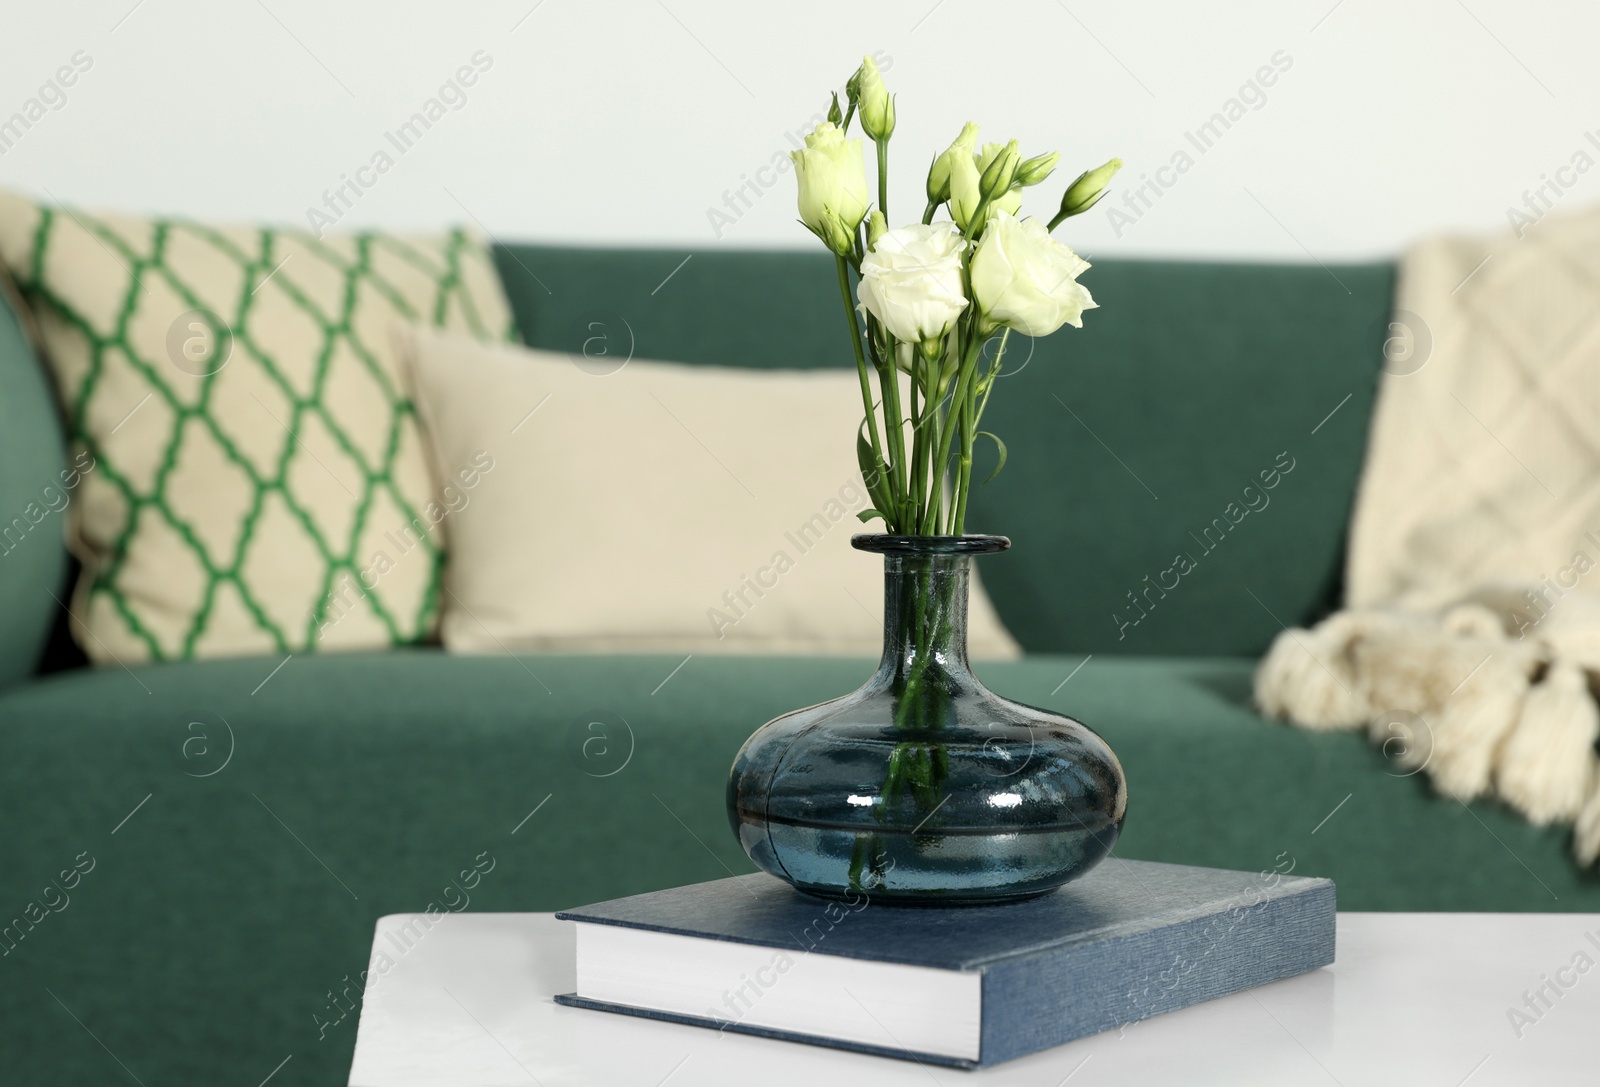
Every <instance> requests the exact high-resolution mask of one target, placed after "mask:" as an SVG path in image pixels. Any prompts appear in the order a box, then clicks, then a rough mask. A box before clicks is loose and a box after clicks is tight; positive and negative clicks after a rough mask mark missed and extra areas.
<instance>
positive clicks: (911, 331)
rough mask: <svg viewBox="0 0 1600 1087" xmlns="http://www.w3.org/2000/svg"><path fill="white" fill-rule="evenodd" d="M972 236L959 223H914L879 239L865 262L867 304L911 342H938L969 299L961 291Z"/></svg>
mask: <svg viewBox="0 0 1600 1087" xmlns="http://www.w3.org/2000/svg"><path fill="white" fill-rule="evenodd" d="M966 245H967V242H966V239H965V238H963V237H962V236H961V231H960V230H958V229H957V228H956V225H955V224H954V223H950V222H941V223H930V224H928V225H926V226H924V225H923V224H921V223H913V224H912V225H911V226H903V227H900V228H899V229H898V230H891V231H889V232H887V233H886V234H884V236H883V237H881V238H879V239H878V245H877V248H875V249H874V250H873V251H872V252H870V253H868V254H867V255H866V257H864V258H863V259H862V261H861V286H860V288H859V292H858V294H859V297H860V300H861V306H862V308H863V309H865V310H866V311H867V312H868V313H870V314H872V316H874V317H876V318H877V319H878V322H879V323H880V324H881V325H883V327H884V328H886V329H888V330H889V334H890V335H892V336H893V337H894V338H895V339H897V340H900V341H902V342H905V343H925V342H928V341H930V340H937V339H939V338H940V337H942V336H943V335H944V334H945V333H946V332H948V331H949V330H950V326H951V325H953V324H955V322H956V318H958V317H960V316H961V311H962V310H964V309H966V308H967V298H966V295H965V294H964V293H963V292H962V289H961V254H962V252H963V251H964V250H965V249H966Z"/></svg>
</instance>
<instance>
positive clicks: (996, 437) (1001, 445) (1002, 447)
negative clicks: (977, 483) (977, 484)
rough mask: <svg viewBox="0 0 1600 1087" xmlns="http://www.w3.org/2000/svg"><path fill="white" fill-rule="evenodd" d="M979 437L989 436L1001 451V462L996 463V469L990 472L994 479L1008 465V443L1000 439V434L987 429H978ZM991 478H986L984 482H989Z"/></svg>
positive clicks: (990, 476)
mask: <svg viewBox="0 0 1600 1087" xmlns="http://www.w3.org/2000/svg"><path fill="white" fill-rule="evenodd" d="M978 437H980V438H989V439H990V440H992V441H993V442H994V447H995V448H996V449H998V450H999V451H1000V463H999V464H996V465H995V466H994V471H992V472H990V473H989V479H993V478H994V477H995V476H997V475H999V474H1000V469H1002V468H1004V467H1005V466H1006V443H1005V442H1003V441H1001V440H1000V436H999V435H998V434H991V433H990V432H989V431H987V430H980V431H978ZM989 479H986V480H984V482H985V483H988V482H989Z"/></svg>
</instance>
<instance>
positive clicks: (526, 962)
mask: <svg viewBox="0 0 1600 1087" xmlns="http://www.w3.org/2000/svg"><path fill="white" fill-rule="evenodd" d="M413 921H414V918H413V917H412V915H397V916H392V917H385V918H383V919H382V920H380V921H379V922H378V926H377V932H376V939H375V940H374V943H373V963H374V967H373V968H372V970H371V972H370V977H369V988H368V989H367V992H366V999H365V1002H364V1006H363V1007H362V1010H361V1025H360V1027H359V1030H358V1034H357V1037H356V1052H355V1063H354V1066H353V1067H352V1069H351V1072H350V1084H351V1087H446V1085H448V1087H465V1085H480V1084H481V1085H489V1084H493V1085H497V1087H498V1085H506V1087H526V1085H528V1084H542V1085H544V1087H576V1085H582V1087H612V1085H619V1087H620V1085H628V1087H659V1085H661V1084H670V1085H671V1087H713V1085H718V1084H737V1085H738V1087H751V1085H752V1084H759V1085H761V1087H782V1085H784V1084H824V1083H835V1084H846V1083H863V1084H865V1083H870V1084H873V1085H874V1087H878V1085H883V1087H889V1085H898V1084H916V1085H919V1087H928V1084H929V1081H930V1080H932V1081H933V1082H934V1083H939V1084H948V1085H960V1084H977V1083H982V1084H1016V1085H1019V1087H1020V1085H1027V1087H1060V1085H1062V1084H1064V1083H1069V1084H1070V1085H1071V1087H1096V1085H1103V1084H1150V1083H1164V1084H1216V1085H1218V1087H1242V1085H1246V1084H1271V1085H1272V1087H1295V1085H1299V1084H1307V1085H1315V1087H1338V1085H1343V1087H1370V1085H1378V1084H1403V1085H1405V1087H1429V1085H1435V1084H1437V1085H1438V1087H1460V1085H1462V1084H1463V1083H1465V1084H1467V1085H1469V1087H1492V1085H1496V1084H1504V1085H1507V1087H1528V1085H1533V1084H1538V1085H1541V1087H1544V1085H1549V1087H1557V1085H1563V1084H1579V1083H1595V1082H1600V915H1595V914H1535V915H1517V914H1404V913H1388V914H1383V913H1366V914H1363V913H1345V914H1340V915H1339V930H1338V931H1339V949H1338V962H1337V963H1336V964H1335V965H1334V966H1332V967H1329V968H1327V969H1324V970H1318V971H1314V972H1313V973H1310V974H1305V975H1302V976H1300V977H1297V978H1290V979H1289V980H1287V981H1280V982H1278V983H1276V984H1274V985H1269V986H1266V987H1264V988H1261V989H1256V990H1254V991H1253V992H1248V993H1238V994H1235V995H1234V996H1230V997H1226V998H1224V999H1222V1000H1217V1001H1213V1002H1211V1003H1208V1004H1201V1005H1197V1006H1195V1007H1192V1008H1186V1009H1184V1010H1182V1011H1179V1012H1175V1013H1173V1014H1171V1015H1164V1016H1158V1017H1156V1018H1154V1019H1150V1020H1146V1021H1145V1022H1142V1023H1136V1024H1133V1025H1131V1026H1128V1027H1125V1028H1123V1029H1122V1030H1121V1031H1110V1032H1107V1033H1105V1034H1100V1035H1096V1036H1095V1037H1092V1038H1084V1039H1081V1040H1079V1041H1076V1042H1073V1043H1071V1044H1070V1045H1065V1046H1062V1047H1060V1048H1059V1049H1053V1050H1050V1051H1048V1052H1045V1053H1037V1054H1034V1055H1033V1056H1030V1057H1024V1058H1022V1059H1020V1060H1016V1061H1012V1062H1010V1063H1007V1064H1002V1065H998V1066H996V1067H994V1068H989V1069H984V1070H981V1071H977V1072H962V1071H958V1070H954V1069H949V1068H929V1067H924V1066H920V1065H917V1064H914V1063H912V1062H909V1061H896V1060H889V1059H887V1058H880V1057H865V1056H859V1055H856V1054H851V1053H844V1052H840V1051H838V1050H832V1049H825V1048H822V1047H818V1046H808V1045H799V1044H794V1043H788V1042H774V1041H768V1040H766V1039H761V1038H752V1037H747V1036H743V1035H738V1034H732V1033H726V1034H724V1033H719V1032H717V1031H713V1030H706V1029H703V1028H700V1027H689V1026H679V1025H676V1024H672V1023H660V1022H655V1021H651V1020H645V1019H638V1018H634V1017H631V1016H623V1015H612V1014H608V1013H605V1012H596V1011H586V1010H584V1009H580V1008H564V1007H560V1006H558V1005H556V1004H555V1003H553V1002H552V1001H551V997H552V995H554V994H556V993H564V992H570V991H571V990H572V988H573V962H572V956H573V936H572V933H571V931H570V929H571V926H570V925H568V924H566V923H564V922H561V921H557V920H555V919H554V918H553V917H551V915H549V914H511V913H479V914H473V913H463V914H447V915H445V916H444V917H443V918H442V919H439V920H436V921H435V922H434V923H433V927H432V928H431V929H429V930H427V931H426V932H425V933H421V929H422V926H421V925H419V924H415V923H413ZM407 925H410V928H409V930H407V927H406V926H407ZM408 931H409V933H410V935H409V936H408V935H407V932H408ZM419 933H421V934H420V935H418V934H419ZM1591 934H1592V936H1593V940H1592V941H1591V939H1590V938H1589V937H1590V935H1591ZM407 945H409V946H407ZM1580 955H1586V956H1587V961H1588V962H1589V963H1591V964H1593V965H1592V968H1589V969H1587V970H1586V972H1584V973H1579V972H1578V971H1577V970H1576V969H1574V968H1573V964H1574V961H1575V959H1577V958H1578V957H1579V956H1580ZM383 956H386V957H387V958H386V959H385V958H384V957H383ZM1579 965H1582V963H1579ZM1558 972H1559V973H1558ZM1545 979H1550V980H1551V981H1553V982H1559V981H1571V982H1572V984H1571V985H1570V986H1568V987H1565V988H1563V989H1560V990H1559V996H1556V997H1554V998H1553V999H1552V1006H1551V1007H1550V1008H1549V1009H1547V1010H1541V1015H1540V1016H1539V1018H1537V1019H1534V1017H1533V1016H1532V1015H1531V1014H1528V1021H1525V1022H1523V1024H1522V1026H1521V1030H1520V1037H1519V1036H1518V1031H1517V1029H1516V1028H1514V1027H1513V1024H1512V1021H1511V1017H1510V1015H1509V1010H1510V1009H1512V1008H1516V1009H1519V1010H1521V1009H1523V1000H1524V993H1525V992H1528V991H1531V990H1533V989H1534V988H1536V987H1538V986H1539V985H1541V984H1544V982H1545ZM1556 991H1557V990H1551V989H1547V990H1546V992H1547V995H1548V994H1550V993H1552V992H1556ZM1525 1014H1527V1013H1526V1012H1525Z"/></svg>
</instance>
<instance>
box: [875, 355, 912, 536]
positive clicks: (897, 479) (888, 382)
mask: <svg viewBox="0 0 1600 1087" xmlns="http://www.w3.org/2000/svg"><path fill="white" fill-rule="evenodd" d="M878 384H879V385H880V386H881V387H882V389H883V414H884V424H885V425H886V426H887V427H888V428H889V448H890V451H891V453H892V455H893V456H894V465H893V466H892V468H891V471H892V473H893V477H894V499H895V504H896V505H897V506H904V505H905V502H906V495H907V489H906V488H907V483H908V481H907V478H906V432H905V426H904V424H903V421H902V419H901V415H900V374H899V369H898V368H897V367H896V366H895V362H894V346H893V344H892V343H891V344H890V347H889V359H888V361H887V362H885V363H884V365H883V368H882V369H881V370H879V371H878ZM885 512H887V511H885ZM896 512H899V511H898V510H897V511H896Z"/></svg>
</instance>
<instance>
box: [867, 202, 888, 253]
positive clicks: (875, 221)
mask: <svg viewBox="0 0 1600 1087" xmlns="http://www.w3.org/2000/svg"><path fill="white" fill-rule="evenodd" d="M888 230H889V221H888V220H887V219H885V218H884V217H883V212H881V211H879V210H878V209H877V208H873V209H872V214H871V215H869V216H867V250H868V251H869V252H870V251H871V250H873V249H876V248H878V239H879V238H881V237H883V236H884V234H885V233H887V231H888Z"/></svg>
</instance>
